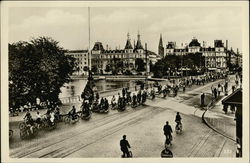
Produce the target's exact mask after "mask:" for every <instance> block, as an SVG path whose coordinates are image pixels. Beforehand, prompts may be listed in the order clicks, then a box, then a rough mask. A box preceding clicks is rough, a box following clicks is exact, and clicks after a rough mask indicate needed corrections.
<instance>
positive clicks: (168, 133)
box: [163, 121, 173, 144]
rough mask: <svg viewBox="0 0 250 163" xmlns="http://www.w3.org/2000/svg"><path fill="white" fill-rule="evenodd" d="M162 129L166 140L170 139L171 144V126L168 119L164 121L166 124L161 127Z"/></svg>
mask: <svg viewBox="0 0 250 163" xmlns="http://www.w3.org/2000/svg"><path fill="white" fill-rule="evenodd" d="M163 131H164V135H165V136H166V140H170V144H171V140H172V135H171V133H172V132H173V131H172V128H171V126H170V125H169V124H168V121H167V122H166V125H165V126H164V127H163Z"/></svg>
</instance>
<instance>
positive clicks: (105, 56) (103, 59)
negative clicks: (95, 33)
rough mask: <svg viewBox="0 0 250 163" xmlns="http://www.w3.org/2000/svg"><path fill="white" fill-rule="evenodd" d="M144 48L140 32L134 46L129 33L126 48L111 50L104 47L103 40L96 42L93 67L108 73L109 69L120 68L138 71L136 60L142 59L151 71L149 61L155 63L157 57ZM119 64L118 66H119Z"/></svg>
mask: <svg viewBox="0 0 250 163" xmlns="http://www.w3.org/2000/svg"><path fill="white" fill-rule="evenodd" d="M149 52H150V51H147V50H145V49H144V48H143V45H142V42H141V38H140V34H139V33H138V35H137V42H136V45H134V47H133V46H132V44H131V40H130V35H129V33H128V34H127V42H126V44H125V47H124V49H116V50H110V49H108V47H107V48H106V49H104V48H103V45H102V43H101V42H96V43H95V45H94V47H93V49H92V51H91V63H92V69H93V68H94V67H95V68H96V69H97V72H98V73H104V74H105V73H108V72H107V69H117V70H118V69H120V68H122V69H123V71H126V70H129V71H131V72H136V69H137V65H136V60H137V59H140V60H141V61H142V62H143V63H144V64H146V63H147V66H146V69H147V72H149V63H150V61H151V62H152V63H155V62H156V61H157V59H156V58H157V57H156V54H155V53H152V52H150V55H149ZM154 54H155V55H154ZM117 65H118V67H117ZM105 70H106V71H105Z"/></svg>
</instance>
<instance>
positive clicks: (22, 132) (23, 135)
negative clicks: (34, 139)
mask: <svg viewBox="0 0 250 163" xmlns="http://www.w3.org/2000/svg"><path fill="white" fill-rule="evenodd" d="M26 137H27V131H26V129H22V130H20V138H21V139H22V140H23V139H25V138H26Z"/></svg>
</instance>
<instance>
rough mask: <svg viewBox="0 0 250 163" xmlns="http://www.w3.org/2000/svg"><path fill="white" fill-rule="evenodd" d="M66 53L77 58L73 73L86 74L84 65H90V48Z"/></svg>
mask: <svg viewBox="0 0 250 163" xmlns="http://www.w3.org/2000/svg"><path fill="white" fill-rule="evenodd" d="M65 55H69V56H71V57H73V58H75V63H74V64H75V69H74V73H73V75H86V74H85V73H86V72H85V71H84V67H88V50H69V51H67V52H65Z"/></svg>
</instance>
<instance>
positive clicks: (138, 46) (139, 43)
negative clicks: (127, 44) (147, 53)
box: [135, 39, 143, 49]
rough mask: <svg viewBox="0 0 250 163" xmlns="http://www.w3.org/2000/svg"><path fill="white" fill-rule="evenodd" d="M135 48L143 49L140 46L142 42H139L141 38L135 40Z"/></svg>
mask: <svg viewBox="0 0 250 163" xmlns="http://www.w3.org/2000/svg"><path fill="white" fill-rule="evenodd" d="M135 49H143V46H142V44H141V40H139V39H138V40H137V43H136V46H135Z"/></svg>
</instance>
